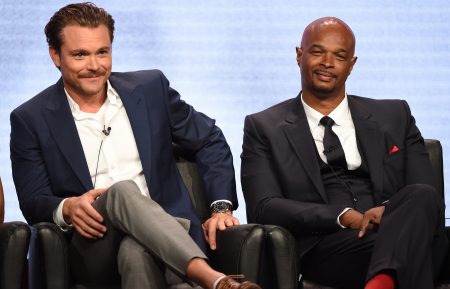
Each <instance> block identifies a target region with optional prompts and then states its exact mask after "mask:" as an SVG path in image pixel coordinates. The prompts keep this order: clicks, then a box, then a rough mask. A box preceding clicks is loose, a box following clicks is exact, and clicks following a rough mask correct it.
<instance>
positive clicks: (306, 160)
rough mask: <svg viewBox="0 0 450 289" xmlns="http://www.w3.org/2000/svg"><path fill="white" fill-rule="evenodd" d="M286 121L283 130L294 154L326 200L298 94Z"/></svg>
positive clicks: (309, 132) (309, 131) (310, 136)
mask: <svg viewBox="0 0 450 289" xmlns="http://www.w3.org/2000/svg"><path fill="white" fill-rule="evenodd" d="M286 122H287V125H286V126H285V127H284V132H285V134H286V137H287V139H288V141H289V143H290V145H291V147H292V149H293V150H294V152H295V155H296V156H297V157H298V158H299V159H300V162H301V163H302V165H303V167H304V169H305V171H306V173H307V174H308V176H309V177H310V178H311V180H312V182H313V183H314V186H315V187H316V189H317V191H318V192H319V194H320V195H321V197H322V198H323V200H324V201H325V202H327V196H326V193H325V188H324V186H323V182H322V177H321V174H320V167H319V162H318V161H317V155H316V153H315V151H316V148H315V144H314V141H313V137H312V135H311V130H310V128H309V125H308V120H307V118H306V114H305V111H304V109H303V106H302V103H301V100H300V95H299V96H298V97H297V98H296V99H295V100H294V104H293V105H292V108H291V110H290V112H289V113H288V115H287V117H286Z"/></svg>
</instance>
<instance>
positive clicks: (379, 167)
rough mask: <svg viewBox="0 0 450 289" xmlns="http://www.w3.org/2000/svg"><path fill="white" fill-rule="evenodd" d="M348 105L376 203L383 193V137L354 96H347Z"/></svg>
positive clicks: (369, 115)
mask: <svg viewBox="0 0 450 289" xmlns="http://www.w3.org/2000/svg"><path fill="white" fill-rule="evenodd" d="M348 103H349V107H350V111H351V113H352V118H353V123H354V124H355V132H356V138H357V139H358V141H359V143H360V144H361V150H362V154H363V155H362V156H361V157H364V158H365V160H366V162H367V166H368V168H369V173H370V178H371V181H372V185H373V193H374V197H375V199H376V202H379V201H380V200H379V196H381V193H382V191H383V158H384V137H383V134H382V133H381V131H380V129H379V127H378V125H377V123H376V122H375V121H373V120H371V113H370V112H368V111H367V110H366V109H365V107H364V106H363V105H361V103H360V102H358V100H357V99H355V97H354V96H351V95H349V96H348Z"/></svg>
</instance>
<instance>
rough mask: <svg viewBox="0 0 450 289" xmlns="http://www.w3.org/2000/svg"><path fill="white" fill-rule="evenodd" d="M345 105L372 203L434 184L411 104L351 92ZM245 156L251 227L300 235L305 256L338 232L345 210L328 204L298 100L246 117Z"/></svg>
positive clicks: (244, 187) (243, 177)
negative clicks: (256, 225)
mask: <svg viewBox="0 0 450 289" xmlns="http://www.w3.org/2000/svg"><path fill="white" fill-rule="evenodd" d="M348 104H349V108H350V111H351V114H352V119H353V122H354V124H355V132H356V137H357V139H358V142H359V145H360V151H361V154H362V155H361V157H364V158H365V161H366V163H367V165H368V168H369V172H370V178H371V181H372V189H373V197H374V200H375V203H378V204H379V203H381V202H383V201H386V200H388V199H389V198H390V197H391V196H392V195H393V194H395V193H396V192H397V191H398V190H400V189H401V188H402V187H404V186H406V185H408V184H417V183H420V184H429V185H432V186H435V179H434V176H433V169H432V167H431V162H430V159H429V157H428V153H427V152H426V149H425V145H424V141H423V138H422V135H421V134H420V131H419V130H418V128H417V126H416V123H415V120H414V117H413V116H412V115H411V111H410V109H409V106H408V104H407V103H406V101H403V100H374V99H369V98H364V97H358V96H353V95H349V96H348ZM394 147H397V148H398V150H396V149H394V150H393V148H394ZM394 151H395V152H394ZM241 157H242V168H241V182H242V190H243V193H244V197H245V201H246V205H247V219H248V221H249V222H258V223H262V224H274V225H279V226H283V227H285V228H287V229H288V230H290V231H291V232H292V233H293V234H294V235H295V236H296V237H297V241H298V245H299V248H300V251H301V252H300V253H301V254H303V253H305V252H306V251H308V250H309V249H311V248H312V247H313V246H314V244H316V243H317V242H318V241H319V240H320V238H321V236H323V235H324V234H326V233H329V232H333V231H337V230H340V229H341V228H340V227H339V226H338V224H337V221H336V220H337V217H338V215H339V214H340V213H341V212H342V210H343V209H344V208H345V206H346V205H345V204H332V205H331V204H329V203H328V198H327V195H326V193H325V188H324V185H323V182H322V177H321V173H320V166H319V162H318V161H317V153H316V148H315V144H314V140H313V137H312V135H311V130H310V128H309V125H308V120H307V118H306V114H305V111H304V109H303V106H302V103H301V100H300V96H298V97H296V98H293V99H289V100H287V101H284V102H282V103H279V104H277V105H275V106H273V107H271V108H268V109H266V110H264V111H262V112H259V113H255V114H253V115H249V116H247V117H246V119H245V128H244V144H243V152H242V155H241Z"/></svg>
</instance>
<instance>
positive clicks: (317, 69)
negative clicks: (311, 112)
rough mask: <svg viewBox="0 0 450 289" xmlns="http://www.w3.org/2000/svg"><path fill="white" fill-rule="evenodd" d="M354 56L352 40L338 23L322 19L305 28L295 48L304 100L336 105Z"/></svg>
mask: <svg viewBox="0 0 450 289" xmlns="http://www.w3.org/2000/svg"><path fill="white" fill-rule="evenodd" d="M354 53H355V36H354V34H353V32H352V30H351V29H350V27H348V25H347V24H345V23H344V22H343V21H342V20H340V19H338V18H334V17H325V18H320V19H317V20H315V21H313V22H312V23H311V24H309V25H308V26H307V27H306V28H305V31H304V32H303V37H302V41H301V47H297V63H298V65H299V67H300V72H301V76H302V91H303V96H304V99H305V100H308V99H309V100H312V101H310V102H313V101H314V100H317V101H323V100H327V101H330V100H335V102H336V103H339V102H340V100H342V99H343V98H344V96H345V82H346V80H347V77H348V76H349V75H350V72H351V71H352V69H353V65H354V64H355V62H356V57H354Z"/></svg>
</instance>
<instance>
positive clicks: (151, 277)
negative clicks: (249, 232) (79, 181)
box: [70, 181, 206, 289]
mask: <svg viewBox="0 0 450 289" xmlns="http://www.w3.org/2000/svg"><path fill="white" fill-rule="evenodd" d="M93 205H94V208H95V209H96V210H97V211H98V212H99V213H100V214H101V215H102V216H103V218H104V225H105V226H106V227H107V228H108V231H107V232H106V234H105V235H104V237H103V238H101V239H98V240H92V239H87V238H84V237H82V236H81V235H79V234H78V233H75V234H74V236H73V238H72V241H71V246H70V258H71V265H72V268H71V271H72V276H73V277H74V278H75V280H74V281H75V283H77V284H83V285H84V286H86V287H88V288H89V287H92V288H95V287H98V286H100V285H101V286H105V285H111V287H113V286H114V284H118V283H120V282H121V283H122V288H124V289H125V288H165V287H166V285H170V284H167V282H166V280H165V278H164V275H163V273H162V272H164V271H165V268H169V269H170V271H172V272H173V273H175V274H176V275H178V276H179V277H180V278H184V277H185V273H186V267H187V264H188V263H189V261H190V260H191V259H193V258H196V257H199V258H204V259H206V256H205V255H204V253H203V252H202V251H201V250H200V248H199V247H198V246H197V245H196V244H195V242H194V241H193V240H192V238H191V237H190V236H189V234H188V233H187V231H186V230H185V228H183V226H182V225H181V224H180V223H179V222H177V220H176V219H175V218H173V217H172V216H171V215H169V214H167V213H166V212H165V211H164V210H163V209H162V208H161V207H160V206H159V205H158V204H157V203H156V202H155V201H153V200H151V199H150V198H147V197H145V196H143V195H142V194H141V193H140V191H139V188H138V187H137V185H136V184H135V183H134V182H133V181H122V182H118V183H116V184H114V185H113V186H111V187H110V188H109V189H108V190H107V191H106V192H105V193H104V194H103V195H101V196H100V197H99V198H98V199H97V200H96V201H95V202H94V204H93ZM183 225H184V226H185V227H186V225H188V224H186V220H185V222H183ZM118 272H120V274H121V279H122V280H121V281H120V280H119V277H118V276H119V275H118ZM170 279H174V278H170ZM180 280H181V279H180ZM169 283H172V282H170V281H169Z"/></svg>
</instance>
